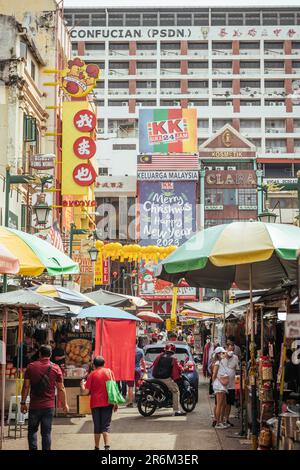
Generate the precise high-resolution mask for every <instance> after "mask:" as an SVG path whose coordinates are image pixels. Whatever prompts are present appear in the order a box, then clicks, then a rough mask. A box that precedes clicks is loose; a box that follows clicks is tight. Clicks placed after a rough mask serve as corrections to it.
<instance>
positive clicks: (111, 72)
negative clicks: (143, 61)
mask: <svg viewBox="0 0 300 470" xmlns="http://www.w3.org/2000/svg"><path fill="white" fill-rule="evenodd" d="M128 74H129V69H109V71H108V75H109V76H111V77H119V76H127V75H128Z"/></svg>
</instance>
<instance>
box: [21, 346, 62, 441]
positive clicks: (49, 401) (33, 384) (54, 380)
mask: <svg viewBox="0 0 300 470" xmlns="http://www.w3.org/2000/svg"><path fill="white" fill-rule="evenodd" d="M51 354H52V349H51V346H47V345H42V346H41V347H40V349H39V357H40V358H39V360H37V361H34V362H32V363H31V364H29V365H28V367H27V369H26V372H25V376H24V384H23V388H22V398H21V412H22V413H24V414H25V413H27V411H28V410H27V405H26V399H27V396H28V394H29V392H30V404H29V417H28V446H29V450H37V449H38V447H37V432H38V429H39V425H41V434H42V449H43V450H51V430H52V421H53V416H54V410H55V388H57V391H58V400H59V401H60V402H61V404H62V408H63V411H64V412H65V413H68V411H69V407H68V404H67V399H66V390H65V388H64V381H63V375H62V371H61V369H60V367H59V366H58V365H57V364H53V363H52V362H50V357H51Z"/></svg>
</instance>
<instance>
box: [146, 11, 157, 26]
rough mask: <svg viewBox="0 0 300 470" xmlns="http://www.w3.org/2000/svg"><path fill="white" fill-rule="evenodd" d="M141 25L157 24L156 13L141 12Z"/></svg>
mask: <svg viewBox="0 0 300 470" xmlns="http://www.w3.org/2000/svg"><path fill="white" fill-rule="evenodd" d="M143 26H157V14H156V13H143Z"/></svg>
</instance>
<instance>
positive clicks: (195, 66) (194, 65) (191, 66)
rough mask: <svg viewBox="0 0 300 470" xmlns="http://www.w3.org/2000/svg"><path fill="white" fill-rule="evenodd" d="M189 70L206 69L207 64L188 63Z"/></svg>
mask: <svg viewBox="0 0 300 470" xmlns="http://www.w3.org/2000/svg"><path fill="white" fill-rule="evenodd" d="M188 67H189V69H208V62H197V61H189V62H188Z"/></svg>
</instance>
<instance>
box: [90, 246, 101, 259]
mask: <svg viewBox="0 0 300 470" xmlns="http://www.w3.org/2000/svg"><path fill="white" fill-rule="evenodd" d="M88 253H89V255H90V258H91V262H92V263H96V261H97V259H98V254H99V250H98V249H97V248H96V247H95V246H92V248H90V249H89V250H88Z"/></svg>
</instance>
